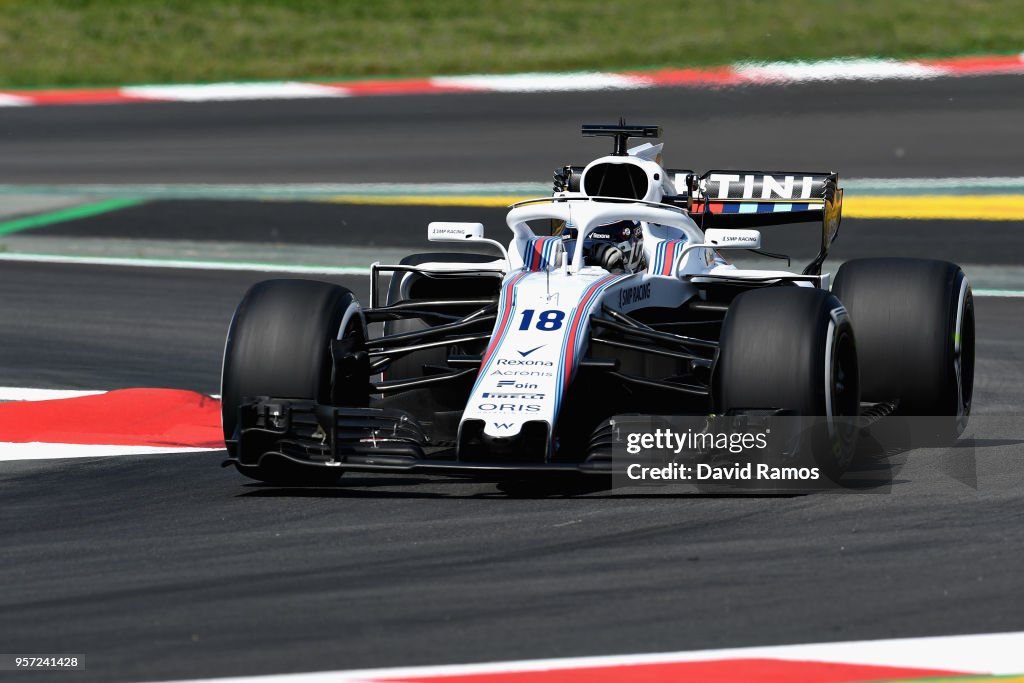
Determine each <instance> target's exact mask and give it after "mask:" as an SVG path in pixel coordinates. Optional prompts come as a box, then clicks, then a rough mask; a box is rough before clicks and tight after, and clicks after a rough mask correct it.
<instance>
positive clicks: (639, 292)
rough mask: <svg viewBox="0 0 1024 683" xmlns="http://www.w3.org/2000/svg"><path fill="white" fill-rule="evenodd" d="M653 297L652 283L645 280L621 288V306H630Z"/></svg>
mask: <svg viewBox="0 0 1024 683" xmlns="http://www.w3.org/2000/svg"><path fill="white" fill-rule="evenodd" d="M650 298H651V283H650V282H645V283H643V284H640V285H636V286H634V287H623V288H622V289H620V290H619V306H620V307H621V306H629V305H630V304H635V303H637V302H640V301H644V300H646V299H650Z"/></svg>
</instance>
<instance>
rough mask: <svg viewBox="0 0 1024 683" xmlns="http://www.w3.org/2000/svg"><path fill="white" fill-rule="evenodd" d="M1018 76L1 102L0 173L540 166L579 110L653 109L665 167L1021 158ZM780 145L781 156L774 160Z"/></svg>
mask: <svg viewBox="0 0 1024 683" xmlns="http://www.w3.org/2000/svg"><path fill="white" fill-rule="evenodd" d="M1022 110H1024V88H1022V87H1021V80H1020V77H1019V76H991V77H977V78H963V79H949V78H940V79H935V80H930V81H883V82H878V83H870V82H837V83H826V82H817V83H804V84H800V85H792V86H789V87H748V88H725V89H721V90H704V89H688V88H670V89H653V90H637V91H611V92H589V93H588V92H583V93H537V94H497V93H493V94H472V95H440V96H437V95H433V96H407V97H367V98H352V99H336V100H301V101H273V102H225V103H208V104H200V105H196V104H189V103H183V104H146V105H109V106H95V107H41V108H33V107H26V108H18V107H8V108H6V109H5V110H4V111H0V159H3V163H2V164H0V182H3V183H76V182H77V183H100V182H128V183H141V182H152V183H159V182H189V183H193V182H233V183H237V182H306V181H310V182H359V181H374V182H401V181H410V182H440V181H455V182H491V181H510V180H511V181H523V180H544V179H546V178H548V177H549V175H550V173H551V169H553V168H555V167H558V166H561V165H563V164H566V163H584V162H586V161H589V160H590V159H592V158H594V157H595V156H596V155H597V153H603V152H604V150H605V149H606V145H607V141H605V140H597V141H595V140H584V139H582V138H580V137H579V134H578V131H579V125H580V123H581V122H606V121H615V120H617V119H618V117H619V116H620V115H621V116H625V117H626V118H627V120H628V121H632V122H635V123H656V124H659V125H661V126H663V127H664V129H665V137H664V140H665V143H666V157H665V159H666V162H667V163H668V165H670V166H672V167H683V168H686V167H692V168H695V169H710V168H761V169H774V168H775V167H776V166H777V165H779V164H780V163H781V164H783V165H785V166H787V167H788V168H792V169H799V170H828V168H824V167H823V165H825V166H828V167H829V168H831V169H835V170H838V171H839V172H840V173H841V174H842V176H845V177H918V176H921V177H933V176H950V175H953V176H972V175H978V176H1015V175H1019V174H1020V155H1019V151H1020V149H1021V147H1022V145H1021V141H1022V137H1024V131H1022V129H1021V126H1020V125H1019V122H1020V112H1021V111H1022ZM780 160H781V161H780Z"/></svg>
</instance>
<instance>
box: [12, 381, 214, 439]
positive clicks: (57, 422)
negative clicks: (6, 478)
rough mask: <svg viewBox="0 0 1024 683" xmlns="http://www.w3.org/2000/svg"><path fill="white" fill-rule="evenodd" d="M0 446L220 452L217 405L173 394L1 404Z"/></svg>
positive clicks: (130, 392) (135, 392) (136, 392)
mask: <svg viewBox="0 0 1024 683" xmlns="http://www.w3.org/2000/svg"><path fill="white" fill-rule="evenodd" d="M0 441H8V442H14V443H31V442H37V441H38V442H42V443H69V444H106V445H111V446H181V447H185V448H223V447H224V433H223V431H222V430H221V425H220V401H218V400H216V399H213V398H210V397H209V396H204V395H203V394H197V393H196V392H194V391H181V390H178V389H120V390H118V391H110V392H107V393H105V394H98V395H95V396H79V397H76V398H62V399H56V400H52V401H11V402H9V403H0Z"/></svg>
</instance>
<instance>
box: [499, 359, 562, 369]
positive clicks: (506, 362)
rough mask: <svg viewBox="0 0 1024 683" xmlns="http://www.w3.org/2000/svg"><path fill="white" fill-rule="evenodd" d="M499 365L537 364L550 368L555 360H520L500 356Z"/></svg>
mask: <svg viewBox="0 0 1024 683" xmlns="http://www.w3.org/2000/svg"><path fill="white" fill-rule="evenodd" d="M498 365H536V366H540V367H545V368H550V367H551V366H552V365H554V362H553V361H550V360H520V359H518V358H499V359H498Z"/></svg>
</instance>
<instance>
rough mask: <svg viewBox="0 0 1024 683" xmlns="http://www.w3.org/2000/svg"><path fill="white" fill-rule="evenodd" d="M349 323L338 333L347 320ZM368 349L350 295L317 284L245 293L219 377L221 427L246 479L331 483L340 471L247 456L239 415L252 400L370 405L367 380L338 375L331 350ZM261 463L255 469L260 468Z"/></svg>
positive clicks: (267, 285) (265, 285) (271, 283)
mask: <svg viewBox="0 0 1024 683" xmlns="http://www.w3.org/2000/svg"><path fill="white" fill-rule="evenodd" d="M343 320H344V321H345V322H346V325H345V329H344V330H341V325H342V321H343ZM339 338H340V339H341V340H342V344H343V345H347V346H350V347H351V348H352V350H355V349H357V348H360V347H361V346H362V345H364V344H365V331H364V326H363V324H362V317H361V315H359V314H358V302H357V301H356V299H355V296H354V295H353V294H352V292H350V291H349V290H348V289H345V288H344V287H341V286H339V285H334V284H330V283H327V282H316V281H313V280H266V281H264V282H259V283H257V284H255V285H253V286H252V288H251V289H249V291H248V292H246V294H245V296H244V297H243V299H242V301H241V303H240V304H239V305H238V308H237V309H236V310H235V315H234V317H233V318H232V320H231V326H230V328H229V330H228V336H227V340H226V342H225V345H224V365H223V371H222V374H221V422H222V425H223V428H224V439H225V444H226V446H227V450H228V454H229V455H231V456H233V457H235V458H237V459H238V460H239V461H240V464H239V465H238V469H239V471H240V472H242V473H243V474H245V475H246V476H249V477H252V478H253V479H257V480H260V481H265V482H268V483H274V484H290V485H294V484H328V483H333V482H334V481H337V479H338V476H339V475H338V473H337V472H335V471H332V470H327V469H325V468H323V467H319V466H315V465H309V466H303V465H298V464H296V463H294V462H291V461H286V460H283V459H272V458H263V460H262V461H260V460H259V458H260V456H261V455H262V454H261V453H242V452H240V451H239V445H238V434H237V433H236V432H237V426H238V410H239V406H240V405H241V404H242V402H243V401H244V400H245V399H246V398H247V397H253V396H272V397H274V398H291V399H301V400H312V401H317V402H318V403H322V404H334V405H366V401H367V400H368V398H369V393H368V386H367V381H368V377H366V378H362V381H361V382H360V378H358V377H335V376H334V375H335V371H336V369H335V368H334V362H333V354H332V349H331V345H332V343H333V342H334V341H335V340H336V339H339ZM257 462H258V463H259V464H256V463H257Z"/></svg>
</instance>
